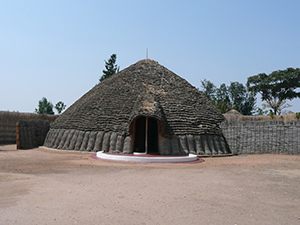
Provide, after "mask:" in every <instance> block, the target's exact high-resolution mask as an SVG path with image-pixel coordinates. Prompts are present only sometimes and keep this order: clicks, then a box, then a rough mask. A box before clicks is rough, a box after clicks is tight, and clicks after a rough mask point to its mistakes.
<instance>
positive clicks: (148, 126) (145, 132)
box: [134, 116, 158, 154]
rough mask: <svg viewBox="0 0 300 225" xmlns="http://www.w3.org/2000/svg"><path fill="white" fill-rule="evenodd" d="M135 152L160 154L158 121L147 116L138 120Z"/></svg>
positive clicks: (136, 123)
mask: <svg viewBox="0 0 300 225" xmlns="http://www.w3.org/2000/svg"><path fill="white" fill-rule="evenodd" d="M134 152H140V153H147V154H158V124H157V120H156V119H154V118H151V117H145V116H140V117H138V118H137V119H136V122H135V138H134Z"/></svg>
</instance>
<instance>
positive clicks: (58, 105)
mask: <svg viewBox="0 0 300 225" xmlns="http://www.w3.org/2000/svg"><path fill="white" fill-rule="evenodd" d="M65 108H66V105H65V103H63V102H62V101H59V102H58V103H56V105H55V109H56V110H57V112H58V114H61V112H62V111H63V110H64V109H65Z"/></svg>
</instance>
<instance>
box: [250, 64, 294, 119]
mask: <svg viewBox="0 0 300 225" xmlns="http://www.w3.org/2000/svg"><path fill="white" fill-rule="evenodd" d="M247 87H248V90H249V91H252V92H254V93H260V94H261V100H262V101H264V102H266V106H267V107H269V108H271V109H272V110H273V112H274V115H277V114H278V115H280V113H281V111H282V108H287V107H286V106H284V104H286V101H285V100H292V99H294V98H299V97H300V92H299V91H297V90H299V89H298V88H300V69H299V68H296V69H294V68H287V69H285V70H277V71H273V72H272V73H270V74H269V75H267V74H265V73H260V74H258V75H254V76H251V77H248V80H247Z"/></svg>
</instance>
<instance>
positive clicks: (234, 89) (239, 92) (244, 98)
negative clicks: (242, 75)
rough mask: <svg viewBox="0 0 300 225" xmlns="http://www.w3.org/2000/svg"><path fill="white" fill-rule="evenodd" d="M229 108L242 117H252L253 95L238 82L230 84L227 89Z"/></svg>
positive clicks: (254, 102)
mask: <svg viewBox="0 0 300 225" xmlns="http://www.w3.org/2000/svg"><path fill="white" fill-rule="evenodd" d="M228 93H229V96H230V102H231V106H232V107H233V108H234V109H236V110H237V111H239V112H240V113H242V114H243V115H252V114H253V111H254V110H255V104H256V99H255V93H254V92H248V91H247V88H246V87H245V86H244V85H243V84H241V83H239V82H231V83H230V86H229V87H228Z"/></svg>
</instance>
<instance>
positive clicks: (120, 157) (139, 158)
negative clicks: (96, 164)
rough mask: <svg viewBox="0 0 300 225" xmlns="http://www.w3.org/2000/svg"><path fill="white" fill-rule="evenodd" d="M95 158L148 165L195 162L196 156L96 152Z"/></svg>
mask: <svg viewBox="0 0 300 225" xmlns="http://www.w3.org/2000/svg"><path fill="white" fill-rule="evenodd" d="M97 157H98V158H100V159H105V160H113V161H121V162H149V163H182V162H194V161H197V160H198V158H197V155H194V154H189V155H187V156H157V155H148V154H138V155H136V154H132V155H126V154H111V153H104V152H102V151H100V152H97Z"/></svg>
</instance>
